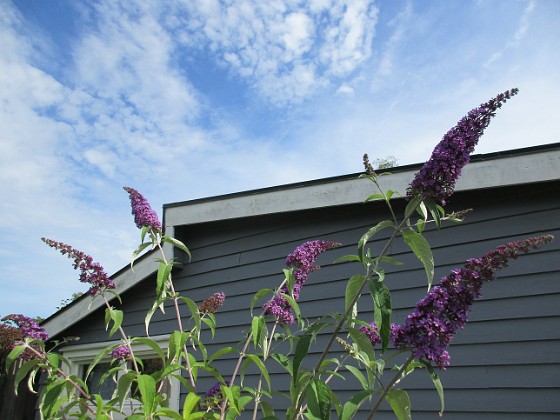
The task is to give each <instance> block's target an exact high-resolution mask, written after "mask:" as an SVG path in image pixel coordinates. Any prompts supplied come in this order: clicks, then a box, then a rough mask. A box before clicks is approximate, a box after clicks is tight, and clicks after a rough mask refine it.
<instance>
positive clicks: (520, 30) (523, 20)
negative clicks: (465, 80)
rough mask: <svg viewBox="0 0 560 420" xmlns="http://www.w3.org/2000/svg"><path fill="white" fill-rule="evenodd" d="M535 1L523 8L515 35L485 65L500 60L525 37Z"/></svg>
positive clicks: (531, 0)
mask: <svg viewBox="0 0 560 420" xmlns="http://www.w3.org/2000/svg"><path fill="white" fill-rule="evenodd" d="M535 6H536V4H535V2H534V1H533V0H530V1H529V2H528V4H527V6H526V7H525V9H524V10H523V14H522V15H521V17H520V18H519V23H518V25H517V28H516V30H515V32H514V33H513V35H512V36H511V37H510V38H509V39H508V40H507V42H506V44H505V46H504V47H503V48H501V49H500V50H499V51H496V52H494V53H493V54H492V55H491V56H490V58H488V60H487V61H486V62H485V63H484V67H489V66H491V65H492V64H493V63H494V62H496V61H498V60H499V59H500V58H501V57H502V56H503V55H504V54H505V53H506V52H507V51H508V50H510V49H513V48H516V47H517V46H518V45H519V42H520V41H521V40H522V39H523V38H524V37H525V35H526V34H527V31H528V30H529V26H530V19H531V15H532V14H533V11H534V10H535Z"/></svg>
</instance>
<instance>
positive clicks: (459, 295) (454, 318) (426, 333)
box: [391, 235, 553, 369]
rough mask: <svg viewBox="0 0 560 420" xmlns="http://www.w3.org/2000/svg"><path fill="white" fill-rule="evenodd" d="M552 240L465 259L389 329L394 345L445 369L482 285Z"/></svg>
mask: <svg viewBox="0 0 560 420" xmlns="http://www.w3.org/2000/svg"><path fill="white" fill-rule="evenodd" d="M552 240H553V237H552V235H545V236H538V237H534V238H529V239H525V240H521V241H515V242H509V243H507V244H505V245H501V246H499V247H498V248H496V249H494V250H491V251H489V252H487V253H486V254H484V255H483V256H482V257H480V258H473V259H470V260H468V261H467V263H466V264H465V266H464V268H462V269H455V270H452V271H451V273H450V274H449V275H447V276H446V277H443V278H442V279H441V281H440V284H439V286H435V287H434V288H432V290H430V292H428V294H427V295H426V296H425V297H424V298H423V299H422V300H420V301H419V302H418V303H417V304H416V310H415V311H414V312H412V313H411V314H410V315H408V317H407V319H406V322H405V324H404V325H395V324H393V325H392V326H391V330H392V331H391V337H392V340H393V343H394V344H395V346H397V347H399V348H404V349H411V351H412V353H413V355H414V357H415V358H416V359H418V360H420V359H425V360H427V361H429V362H433V363H435V364H436V365H438V366H439V367H440V368H441V369H445V367H446V366H448V365H449V360H450V358H449V353H448V352H447V347H448V345H449V343H450V341H451V339H452V338H453V336H454V335H455V333H456V331H457V330H458V329H460V328H463V326H464V325H465V323H466V322H467V317H468V313H469V311H470V309H471V307H472V304H473V303H474V301H475V299H476V298H478V297H479V296H480V289H481V287H482V283H483V282H484V281H491V280H493V279H494V278H495V277H496V272H497V271H498V270H501V269H502V268H504V267H506V266H507V264H508V261H509V260H511V259H515V258H517V256H518V255H519V253H520V252H529V251H530V250H531V249H536V248H539V247H541V246H542V245H544V244H545V243H548V242H551V241H552Z"/></svg>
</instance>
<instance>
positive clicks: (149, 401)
mask: <svg viewBox="0 0 560 420" xmlns="http://www.w3.org/2000/svg"><path fill="white" fill-rule="evenodd" d="M138 389H139V390H140V396H141V397H142V404H143V406H144V413H145V414H146V415H149V414H151V413H152V412H153V411H154V408H155V407H154V402H155V398H156V381H155V379H154V378H152V377H151V376H150V375H144V374H142V375H138Z"/></svg>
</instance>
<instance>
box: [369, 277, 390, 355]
mask: <svg viewBox="0 0 560 420" xmlns="http://www.w3.org/2000/svg"><path fill="white" fill-rule="evenodd" d="M368 287H369V291H370V293H371V297H372V298H373V307H374V309H373V319H374V321H375V324H376V325H377V328H378V329H379V336H380V337H381V342H382V350H381V351H382V353H385V350H387V346H388V345H389V338H390V336H391V312H392V303H391V292H390V291H389V288H388V287H387V286H386V285H385V284H384V283H382V282H381V281H377V280H374V279H370V280H368Z"/></svg>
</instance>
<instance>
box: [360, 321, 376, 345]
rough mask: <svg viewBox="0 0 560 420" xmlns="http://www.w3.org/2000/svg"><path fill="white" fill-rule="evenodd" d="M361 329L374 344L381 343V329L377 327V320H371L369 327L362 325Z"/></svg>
mask: <svg viewBox="0 0 560 420" xmlns="http://www.w3.org/2000/svg"><path fill="white" fill-rule="evenodd" d="M359 331H360V332H361V333H363V334H365V335H366V336H367V338H369V341H371V345H372V346H375V345H376V344H379V343H381V337H379V330H378V329H377V325H376V324H375V322H370V324H369V327H366V326H365V325H362V326H361V327H360V328H359Z"/></svg>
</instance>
